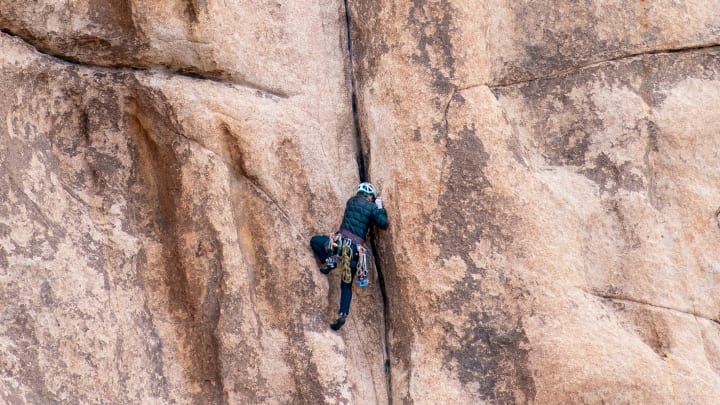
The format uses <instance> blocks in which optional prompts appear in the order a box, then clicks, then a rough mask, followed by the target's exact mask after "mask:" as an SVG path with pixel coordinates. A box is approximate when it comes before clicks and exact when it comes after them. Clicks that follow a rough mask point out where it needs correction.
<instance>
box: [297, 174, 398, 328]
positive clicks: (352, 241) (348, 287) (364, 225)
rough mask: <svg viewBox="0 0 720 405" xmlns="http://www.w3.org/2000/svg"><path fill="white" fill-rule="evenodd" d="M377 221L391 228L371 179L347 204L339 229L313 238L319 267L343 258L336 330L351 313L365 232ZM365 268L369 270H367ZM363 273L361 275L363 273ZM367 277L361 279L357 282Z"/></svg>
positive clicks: (329, 267) (326, 269)
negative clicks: (336, 258)
mask: <svg viewBox="0 0 720 405" xmlns="http://www.w3.org/2000/svg"><path fill="white" fill-rule="evenodd" d="M372 224H375V225H377V226H378V227H379V228H381V229H387V228H388V219H387V211H385V208H383V201H382V199H381V198H377V193H376V191H375V186H373V185H372V184H370V183H365V182H363V183H360V184H359V185H358V187H357V191H356V194H355V196H353V197H351V198H350V199H349V200H348V201H347V204H346V205H345V213H344V214H343V219H342V223H341V225H340V230H339V231H338V232H336V233H334V234H332V235H330V236H327V235H315V236H313V237H312V238H311V239H310V247H311V248H312V250H313V252H314V253H315V257H317V259H318V260H319V261H320V271H321V272H322V273H323V274H328V273H330V271H332V270H333V269H334V268H335V267H336V263H335V257H334V256H335V255H336V254H337V255H339V256H340V257H341V258H342V269H343V275H342V277H341V278H340V310H339V311H338V318H337V320H335V322H333V323H332V324H330V327H331V328H332V329H333V330H338V329H340V328H341V327H342V326H343V325H344V324H345V320H346V318H347V316H348V313H350V300H351V299H352V281H353V278H355V274H356V273H357V271H358V269H357V267H358V262H360V264H361V266H360V267H361V268H362V267H363V265H365V263H363V262H364V260H365V255H364V252H365V248H364V247H363V244H364V243H365V239H366V234H367V232H368V230H369V228H370V225H372ZM365 272H366V271H365ZM361 276H362V275H361ZM362 281H364V285H367V280H366V279H365V280H358V284H360V285H361V286H363V284H362V283H361V282H362Z"/></svg>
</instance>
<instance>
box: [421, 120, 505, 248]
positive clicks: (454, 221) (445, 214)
mask: <svg viewBox="0 0 720 405" xmlns="http://www.w3.org/2000/svg"><path fill="white" fill-rule="evenodd" d="M446 148H447V149H446V154H447V156H448V157H447V160H448V162H449V164H448V165H447V168H446V170H445V171H446V173H443V174H442V175H443V176H444V177H445V178H446V191H445V192H444V194H443V195H442V198H441V201H443V203H441V205H440V208H439V210H440V216H439V218H440V219H439V220H438V221H437V222H436V225H435V227H434V228H435V229H434V232H433V234H434V235H435V239H436V240H435V242H436V243H438V244H440V245H441V246H448V247H450V246H458V247H460V246H462V249H460V250H459V251H458V248H450V249H443V250H441V253H440V259H447V258H450V257H452V256H454V255H457V254H458V253H463V252H465V251H464V248H465V247H466V246H473V245H474V244H475V242H477V241H479V240H481V239H487V240H489V241H491V243H493V244H494V245H495V246H497V247H499V246H505V245H507V244H508V243H509V242H511V237H510V234H509V232H507V231H506V229H505V225H506V221H507V220H508V218H501V217H499V216H498V215H499V212H500V210H497V209H496V208H497V207H496V204H498V203H500V201H499V199H498V197H497V196H496V195H495V194H494V193H493V192H492V184H491V183H490V181H489V180H488V178H487V177H486V176H485V174H484V172H483V170H484V169H485V167H486V166H487V160H488V158H489V155H488V154H487V152H485V147H484V145H483V144H482V142H481V141H480V139H479V138H478V137H477V136H476V128H475V124H471V125H470V126H468V125H465V126H464V127H463V129H462V130H461V131H460V133H459V134H458V135H457V138H455V137H450V138H448V139H447V145H446ZM470 218H472V221H469V219H470Z"/></svg>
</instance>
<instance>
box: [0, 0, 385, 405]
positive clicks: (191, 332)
mask: <svg viewBox="0 0 720 405" xmlns="http://www.w3.org/2000/svg"><path fill="white" fill-rule="evenodd" d="M13 4H14V6H15V7H14V8H13V7H10V8H7V7H9V4H3V6H2V10H3V12H2V13H3V16H4V18H7V16H8V15H11V14H12V13H17V14H22V15H29V16H31V17H33V18H40V17H42V18H49V17H47V15H45V14H42V13H40V14H37V13H38V11H37V10H34V9H32V7H39V6H37V4H30V5H26V7H29V8H27V9H23V8H22V7H21V6H20V5H18V4H15V3H13ZM93 4H94V3H93ZM118 4H119V3H118ZM296 6H298V5H297V4H296ZM308 6H309V7H307V8H304V12H305V13H306V16H307V17H308V18H307V19H306V20H304V22H302V24H308V26H307V27H304V28H303V29H302V30H301V29H299V28H298V29H294V28H293V29H294V31H293V33H292V34H293V35H292V38H291V39H286V40H285V42H284V45H288V44H287V41H290V40H292V41H294V43H295V45H292V44H290V45H292V46H291V48H292V50H291V52H292V53H293V54H294V55H295V56H297V64H294V62H291V61H289V60H288V59H287V57H288V55H285V56H284V57H278V58H275V56H282V52H277V51H276V50H273V49H257V51H258V52H259V53H261V54H263V56H264V58H265V62H268V64H264V62H263V64H260V65H258V66H256V67H254V68H253V69H255V70H254V71H253V72H249V73H248V74H251V73H252V74H256V75H258V76H263V75H265V76H264V77H265V79H268V80H270V79H274V78H277V82H276V83H274V84H277V85H278V88H287V89H291V90H292V92H291V91H288V92H287V93H282V92H275V91H272V90H268V89H264V88H260V87H259V86H254V85H250V84H248V83H242V82H241V81H237V80H230V79H229V80H227V81H221V80H205V79H202V78H193V77H188V76H185V75H178V74H175V73H167V72H163V71H162V70H156V69H154V70H146V71H142V70H141V71H138V70H134V69H117V68H113V69H106V68H100V67H97V66H84V65H82V64H75V63H67V62H64V61H62V60H59V59H56V58H52V57H48V56H45V55H42V54H39V53H37V52H36V51H35V50H34V49H33V48H32V47H30V46H28V45H26V44H25V43H24V42H23V41H22V40H20V39H19V38H13V37H11V36H9V35H6V34H2V35H0V49H1V50H2V55H3V57H2V59H1V60H0V88H1V89H2V96H0V100H1V101H0V116H2V117H3V120H2V122H3V126H2V130H0V167H2V169H1V170H0V173H1V176H0V190H2V194H0V195H1V196H2V204H1V205H0V213H1V214H0V218H1V219H0V268H2V272H1V273H0V289H1V290H2V291H3V294H2V295H1V296H0V308H2V311H1V312H0V314H2V319H3V322H2V325H1V326H0V348H1V349H0V354H1V355H2V357H1V358H0V402H2V403H12V404H16V403H28V404H30V403H32V404H36V403H53V402H59V403H194V404H205V403H223V402H227V403H278V404H279V403H323V402H329V403H342V402H346V403H358V402H363V401H370V402H380V403H382V402H386V401H387V389H386V378H385V375H384V371H383V367H384V360H385V354H384V350H382V345H383V342H384V335H383V333H384V330H383V329H384V321H383V318H382V308H381V307H380V306H379V305H380V304H379V302H380V290H379V287H378V283H377V280H374V282H373V283H372V284H371V286H370V287H368V288H367V289H366V290H363V291H358V292H357V293H356V296H355V300H354V303H353V308H354V311H353V317H352V319H351V320H350V321H349V324H348V325H347V326H346V327H345V328H344V330H343V331H342V333H339V334H338V333H335V332H333V331H331V330H330V329H329V328H328V323H329V321H330V320H331V319H333V317H334V316H335V313H336V311H337V303H338V299H339V298H338V295H339V278H338V277H339V276H338V275H337V274H336V275H332V276H331V277H330V279H329V281H328V279H327V278H326V277H325V276H323V275H321V274H320V273H319V272H318V271H317V267H316V265H315V264H314V262H313V260H312V256H311V253H310V251H309V249H308V240H309V238H310V236H311V235H313V234H314V233H318V232H329V231H332V230H334V227H336V226H337V225H338V222H339V220H340V217H339V216H340V215H341V214H342V207H343V204H344V202H345V199H346V198H347V197H348V196H349V195H351V193H352V192H353V191H354V188H353V187H354V185H355V184H356V182H357V179H358V168H357V165H356V162H355V159H354V157H355V155H356V154H357V143H356V140H355V139H354V138H353V137H352V136H348V134H352V117H351V110H350V102H349V91H348V85H347V79H346V72H345V60H344V53H343V52H344V49H343V48H341V47H340V46H339V41H340V39H341V38H342V35H343V33H344V26H343V25H341V24H344V16H343V14H342V12H341V11H342V9H341V8H340V7H338V5H337V4H334V3H329V4H323V5H318V4H309V5H308ZM77 7H80V6H77ZM94 7H96V8H101V7H100V5H99V3H98V4H95V5H94ZM313 7H320V8H321V9H322V10H319V12H318V13H317V14H312V12H313V10H316V9H314V8H313ZM81 9H82V7H80V8H78V10H73V9H72V8H68V11H81ZM11 11H12V13H11ZM316 11H318V10H316ZM320 11H321V12H320ZM58 12H59V11H58V10H57V9H55V11H54V13H58ZM53 15H54V14H53ZM81 17H82V15H81V14H80V17H78V16H77V15H75V14H73V15H72V16H70V17H69V18H71V20H69V21H71V22H72V21H76V20H75V19H77V18H81ZM229 17H232V13H231V15H230V16H229ZM310 17H312V18H310ZM147 18H149V17H147ZM254 18H255V19H256V20H255V23H258V24H260V23H261V21H259V17H254ZM33 21H35V20H33ZM38 21H39V20H38ZM48 21H49V20H48ZM160 21H161V19H160V17H157V18H156V19H155V20H154V21H152V24H154V25H156V26H157V27H160ZM71 22H67V21H65V20H61V21H60V23H58V24H60V27H61V28H62V30H60V31H58V32H56V31H53V30H51V29H47V30H46V31H44V32H46V34H47V35H45V36H47V37H53V38H55V37H57V38H60V39H64V40H66V41H67V42H68V43H73V44H75V43H77V41H78V40H77V37H78V36H82V35H85V34H86V32H85V31H87V30H89V29H90V28H88V27H85V26H81V27H80V28H79V29H78V28H77V24H75V23H71ZM148 23H150V22H148ZM315 23H317V24H319V26H323V25H324V26H325V27H327V31H324V33H323V31H322V29H316V28H314V27H313V26H312V25H313V24H315ZM297 24H301V22H297ZM285 28H292V27H285ZM35 29H39V30H40V31H41V32H40V33H41V34H42V32H43V29H42V27H40V28H37V27H35ZM38 35H39V36H42V35H40V34H38ZM325 41H328V42H327V43H329V44H331V46H328V45H327V44H326V43H325ZM53 43H55V42H53ZM62 44H63V43H62V41H61V42H60V45H58V49H56V50H55V51H54V52H53V53H59V52H64V51H65V49H63V48H62ZM290 45H288V46H290ZM53 46H55V45H53ZM118 46H125V45H123V44H119V45H118ZM213 46H215V47H216V48H217V50H218V51H221V50H223V49H224V48H225V47H228V48H230V49H231V50H233V49H235V48H233V47H232V46H228V45H223V44H222V43H220V44H213ZM74 51H76V50H74V49H70V50H68V54H69V55H70V56H68V57H64V59H66V60H71V59H82V57H83V56H82V55H73V54H72V53H73V52H74ZM126 51H127V53H128V55H129V54H132V53H133V50H132V49H126ZM174 51H177V49H169V50H168V52H174ZM181 53H182V54H183V55H186V53H187V52H186V51H185V50H181ZM108 55H110V56H112V57H113V58H118V59H117V60H114V61H112V63H108V64H112V65H118V66H132V64H133V63H135V62H137V60H136V59H133V58H132V57H129V56H128V55H124V54H122V53H117V52H115V51H113V52H111V53H109V54H108ZM100 56H102V55H99V56H98V57H100ZM126 56H127V59H123V58H125V57H126ZM295 56H290V57H291V58H295ZM137 57H138V58H143V56H142V55H139V56H137ZM283 58H284V59H283ZM138 60H139V59H138ZM82 62H84V63H89V64H93V65H98V64H103V63H104V62H103V61H94V60H89V61H82ZM101 62H102V63H101ZM260 62H262V61H257V60H254V61H253V63H260ZM270 62H272V64H270ZM151 63H155V62H153V61H150V62H148V64H151ZM213 63H214V62H213ZM303 64H304V65H303ZM200 68H202V66H201V67H200ZM200 68H198V70H200ZM230 68H231V69H235V70H238V69H240V68H244V67H243V66H238V65H233V66H230V67H229V69H230ZM273 71H274V72H273ZM278 72H283V75H281V74H279V73H278ZM231 79H232V78H231ZM295 85H298V86H297V87H294V86H295ZM268 87H272V86H270V85H268ZM293 92H296V93H297V94H294V93H293ZM378 314H380V315H378Z"/></svg>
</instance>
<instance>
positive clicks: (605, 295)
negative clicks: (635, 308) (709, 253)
mask: <svg viewBox="0 0 720 405" xmlns="http://www.w3.org/2000/svg"><path fill="white" fill-rule="evenodd" d="M583 291H584V292H585V293H586V294H589V295H592V296H595V297H598V298H602V299H605V300H612V301H622V302H631V303H634V304H639V305H644V306H648V307H652V308H655V309H660V310H666V311H672V312H678V313H681V314H686V315H691V316H694V317H696V318H702V319H706V320H708V321H711V322H713V323H715V324H717V325H719V326H720V320H719V319H715V318H713V317H711V316H708V315H705V314H701V313H699V312H697V311H692V310H688V309H680V308H674V307H670V306H666V305H659V304H654V303H652V302H650V301H648V300H644V299H641V298H633V297H629V296H626V295H620V294H610V293H603V292H599V291H586V290H583Z"/></svg>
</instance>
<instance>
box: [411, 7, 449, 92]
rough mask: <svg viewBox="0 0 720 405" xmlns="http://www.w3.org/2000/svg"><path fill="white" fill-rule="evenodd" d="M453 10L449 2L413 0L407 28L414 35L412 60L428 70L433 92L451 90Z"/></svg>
mask: <svg viewBox="0 0 720 405" xmlns="http://www.w3.org/2000/svg"><path fill="white" fill-rule="evenodd" d="M452 17H453V9H452V6H451V4H450V2H449V1H447V0H440V1H426V0H413V1H412V6H411V8H410V13H409V15H408V18H407V27H408V28H409V29H410V30H411V31H412V32H413V33H414V35H415V37H416V38H417V47H416V52H415V53H414V54H413V55H412V56H411V58H412V60H413V61H414V62H416V63H418V64H420V65H422V66H424V67H425V68H426V69H428V70H429V72H430V75H431V77H432V80H431V84H432V87H433V89H434V90H435V92H436V93H437V94H440V95H448V94H450V93H452V91H453V90H454V88H455V85H454V84H453V83H452V79H453V78H454V77H455V57H454V56H453V43H452V32H453V31H454V30H455V29H456V28H455V27H454V26H453V25H452Z"/></svg>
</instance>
